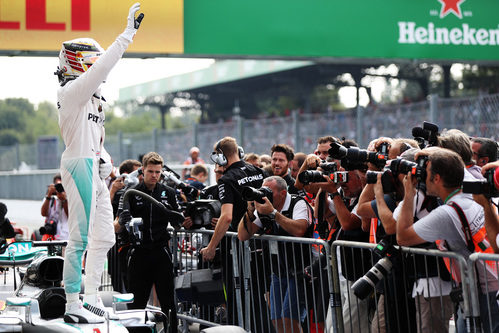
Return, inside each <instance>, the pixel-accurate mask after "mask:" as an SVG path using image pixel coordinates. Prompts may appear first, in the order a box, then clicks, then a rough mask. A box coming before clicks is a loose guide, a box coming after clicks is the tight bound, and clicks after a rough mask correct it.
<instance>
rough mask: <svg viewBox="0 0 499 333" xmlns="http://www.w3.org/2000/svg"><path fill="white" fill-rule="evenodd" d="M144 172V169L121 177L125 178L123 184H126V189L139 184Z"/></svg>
mask: <svg viewBox="0 0 499 333" xmlns="http://www.w3.org/2000/svg"><path fill="white" fill-rule="evenodd" d="M141 172H142V169H137V170H135V171H133V172H130V173H128V174H127V173H125V174H123V175H120V177H122V178H123V183H124V184H125V187H126V188H129V187H132V186H135V185H137V184H138V183H139V175H140V173H141Z"/></svg>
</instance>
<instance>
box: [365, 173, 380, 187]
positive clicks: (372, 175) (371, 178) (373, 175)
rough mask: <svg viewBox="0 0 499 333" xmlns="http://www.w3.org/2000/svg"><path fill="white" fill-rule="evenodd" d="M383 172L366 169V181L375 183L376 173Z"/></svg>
mask: <svg viewBox="0 0 499 333" xmlns="http://www.w3.org/2000/svg"><path fill="white" fill-rule="evenodd" d="M382 173H383V172H381V171H372V170H368V171H367V172H366V183H367V184H376V182H377V181H378V174H382Z"/></svg>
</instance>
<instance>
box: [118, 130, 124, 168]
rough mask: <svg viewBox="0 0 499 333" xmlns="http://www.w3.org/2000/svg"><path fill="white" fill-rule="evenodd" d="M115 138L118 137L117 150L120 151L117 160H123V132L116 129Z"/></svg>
mask: <svg viewBox="0 0 499 333" xmlns="http://www.w3.org/2000/svg"><path fill="white" fill-rule="evenodd" d="M117 139H118V151H119V153H120V159H119V160H120V161H124V160H125V158H124V151H123V132H121V131H118V135H117Z"/></svg>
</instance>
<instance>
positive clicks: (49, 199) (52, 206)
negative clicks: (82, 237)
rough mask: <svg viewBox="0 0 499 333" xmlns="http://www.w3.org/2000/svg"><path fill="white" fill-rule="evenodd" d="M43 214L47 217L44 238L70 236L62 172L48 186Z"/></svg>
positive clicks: (60, 238)
mask: <svg viewBox="0 0 499 333" xmlns="http://www.w3.org/2000/svg"><path fill="white" fill-rule="evenodd" d="M41 214H42V216H43V217H45V226H44V227H43V228H42V231H44V232H46V233H44V234H43V240H46V239H48V238H49V237H51V236H52V237H53V238H54V239H57V240H65V239H68V238H69V228H68V202H67V199H66V192H65V191H64V187H63V186H62V183H61V174H60V173H58V174H56V175H55V176H54V178H53V183H52V184H50V185H49V186H48V188H47V194H46V195H45V199H44V200H43V204H42V208H41Z"/></svg>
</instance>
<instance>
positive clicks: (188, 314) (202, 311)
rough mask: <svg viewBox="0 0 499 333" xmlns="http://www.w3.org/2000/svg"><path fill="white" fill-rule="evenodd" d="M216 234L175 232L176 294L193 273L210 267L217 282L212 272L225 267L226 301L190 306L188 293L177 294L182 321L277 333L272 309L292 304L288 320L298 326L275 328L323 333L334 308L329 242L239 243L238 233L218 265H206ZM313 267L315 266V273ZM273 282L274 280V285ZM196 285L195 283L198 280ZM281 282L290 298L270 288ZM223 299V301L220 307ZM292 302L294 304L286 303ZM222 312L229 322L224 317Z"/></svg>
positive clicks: (273, 239) (230, 236) (229, 236)
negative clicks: (207, 248)
mask: <svg viewBox="0 0 499 333" xmlns="http://www.w3.org/2000/svg"><path fill="white" fill-rule="evenodd" d="M212 234H213V231H211V230H191V231H185V230H180V231H174V232H173V237H172V240H171V246H172V250H174V251H172V253H174V256H173V262H174V269H175V270H176V274H177V288H178V287H179V286H180V283H179V278H181V279H182V280H180V281H185V279H186V276H188V273H189V272H191V271H193V270H206V269H207V267H209V266H211V269H212V271H213V279H214V280H216V279H217V278H216V277H215V273H214V272H215V271H216V270H217V268H218V267H219V266H220V267H221V271H222V272H221V275H222V281H223V287H224V290H223V295H218V296H217V295H215V294H209V299H206V298H207V296H206V295H198V296H200V297H199V298H198V299H197V300H194V299H191V300H188V301H186V300H185V299H186V294H185V290H180V292H179V289H177V298H178V300H179V303H180V304H181V307H180V309H179V312H180V313H181V316H180V317H179V318H181V320H183V321H185V322H201V323H202V324H203V325H205V326H215V325H219V324H229V325H238V326H240V327H243V328H245V329H246V330H247V331H251V332H277V331H276V330H275V328H274V324H273V323H272V320H271V317H274V316H273V315H272V309H271V307H270V305H271V304H272V305H273V306H274V305H275V304H276V303H278V304H289V306H288V307H289V313H290V314H289V317H291V318H295V317H296V318H297V320H295V321H293V320H292V319H291V318H289V320H281V321H279V320H278V319H276V320H275V321H274V322H275V323H276V324H277V323H279V322H281V324H282V325H284V324H286V325H289V324H291V325H294V326H289V327H290V328H288V330H286V332H299V329H300V328H301V330H302V331H303V332H323V331H324V327H325V326H324V322H325V318H326V314H327V313H328V310H329V308H330V307H331V305H332V304H333V303H332V302H331V300H332V298H333V296H332V295H331V293H330V290H333V288H332V276H331V265H329V264H328V260H327V259H326V258H330V249H329V245H328V244H327V243H326V242H324V241H322V240H317V239H311V238H298V237H280V236H255V237H254V238H252V239H251V240H249V241H245V242H240V241H239V240H238V238H237V233H234V232H227V233H226V235H225V236H224V238H223V239H222V242H221V244H220V245H219V248H220V252H219V253H217V255H216V257H215V260H214V263H207V262H204V261H202V260H201V258H198V253H199V250H200V249H201V248H203V247H205V246H206V245H207V244H208V242H209V237H210V236H211V235H212ZM313 246H316V247H320V248H322V258H324V259H325V260H322V261H321V260H314V259H316V258H319V257H318V256H315V255H314V253H315V252H316V251H313ZM271 253H275V255H272V254H271ZM313 263H315V266H313V267H311V264H313ZM305 268H307V272H305ZM272 273H273V274H274V276H272ZM182 276H183V277H182ZM271 278H273V279H274V280H275V281H274V282H273V283H271ZM192 279H193V280H192V281H194V277H193V278H192ZM278 282H279V283H281V284H284V285H289V286H290V287H289V289H286V290H288V293H287V294H286V293H279V292H273V291H272V292H271V290H270V287H271V286H277V283H278ZM192 289H194V290H196V289H197V288H192ZM205 289H209V287H206V288H205ZM274 290H277V288H276V289H274ZM203 291H204V292H206V290H203ZM200 292H201V291H200ZM220 293H222V291H220ZM200 294H201V293H200ZM187 296H194V297H195V296H196V295H187ZM220 296H222V299H223V301H221V302H220ZM272 297H273V299H272ZM187 298H188V297H187ZM288 299H290V300H291V301H290V302H288ZM295 299H296V301H295ZM213 300H218V302H217V301H213ZM213 303H215V304H213ZM223 312H225V316H223V315H221V313H223ZM274 312H276V313H277V311H274ZM298 318H299V319H298ZM183 327H187V325H183ZM293 327H294V329H293Z"/></svg>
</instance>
